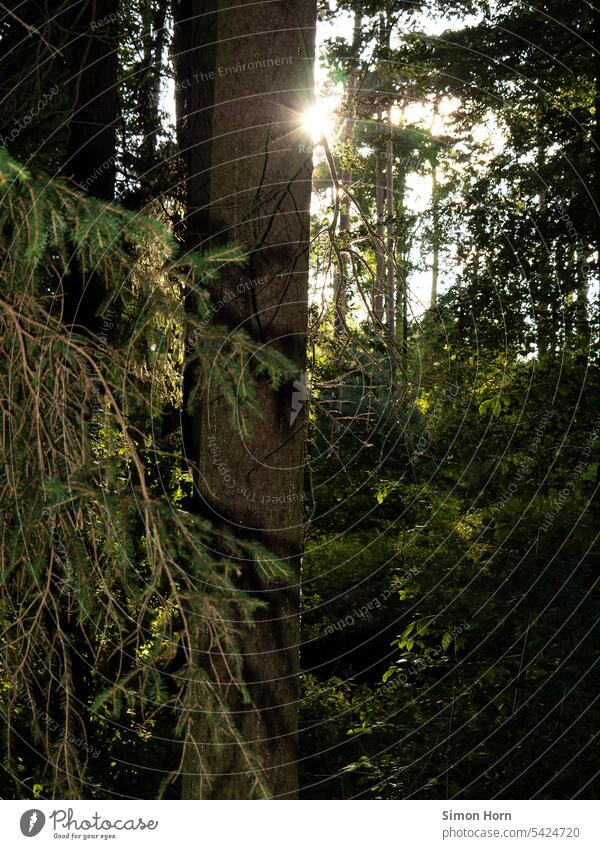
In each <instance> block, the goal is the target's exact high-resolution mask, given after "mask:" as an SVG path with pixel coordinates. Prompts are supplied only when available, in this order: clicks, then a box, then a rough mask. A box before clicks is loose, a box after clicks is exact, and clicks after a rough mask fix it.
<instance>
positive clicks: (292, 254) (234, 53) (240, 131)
mask: <svg viewBox="0 0 600 849" xmlns="http://www.w3.org/2000/svg"><path fill="white" fill-rule="evenodd" d="M202 5H206V4H194V3H192V4H191V6H192V7H193V8H194V9H195V10H196V11H198V9H199V7H200V6H202ZM207 20H208V21H209V22H210V21H211V20H212V21H216V25H217V33H216V39H214V40H212V41H213V42H215V41H216V44H210V42H211V39H210V38H208V39H206V38H204V41H203V42H202V43H204V44H206V43H207V41H208V42H209V47H208V48H204V50H208V53H205V54H204V58H202V56H199V58H198V61H199V65H200V66H203V67H204V70H202V71H196V72H194V73H202V74H207V73H208V77H207V78H205V77H203V76H201V77H199V78H198V80H196V79H195V78H194V77H193V76H192V77H191V79H192V83H191V85H190V87H189V89H188V90H187V91H188V94H187V106H186V110H187V113H188V146H189V155H190V159H189V195H188V199H189V207H190V222H189V234H190V236H189V240H190V245H191V246H195V247H197V248H202V247H206V246H207V245H208V244H211V243H219V242H235V243H236V244H239V245H241V246H243V247H245V248H246V249H247V250H248V251H249V252H250V262H249V267H248V268H247V269H245V270H244V271H243V272H240V271H239V269H238V270H231V269H224V270H223V273H222V275H221V277H220V279H219V281H218V282H217V283H215V284H212V295H213V298H214V299H215V301H216V303H217V310H218V311H217V314H216V316H215V321H216V322H217V323H218V324H221V325H223V324H224V325H227V326H229V327H231V328H232V329H233V328H236V327H238V326H239V327H243V328H244V329H245V330H246V331H247V332H248V333H249V334H251V336H252V337H253V338H254V339H256V340H260V341H261V342H263V343H264V344H265V345H268V346H273V347H275V348H277V349H278V350H279V351H281V352H282V353H283V354H285V355H286V356H287V357H288V358H289V359H290V360H292V361H293V362H294V363H295V364H296V366H297V369H298V375H300V374H301V373H302V372H303V371H304V368H305V355H306V354H305V352H306V329H307V299H308V250H309V208H310V189H311V172H312V157H311V154H310V153H309V152H307V151H310V140H309V139H307V138H306V132H305V130H303V129H302V123H301V119H302V112H303V110H304V109H305V108H307V107H308V106H309V104H310V101H311V98H312V90H313V61H312V60H313V57H314V28H315V25H316V7H315V4H314V3H313V2H311V0H309V2H307V0H284V2H269V3H264V4H263V3H256V2H242V3H240V4H237V5H236V6H235V8H232V7H231V4H229V3H226V2H224V0H219V2H217V3H216V14H212V13H211V14H209V15H208V16H207ZM204 23H206V21H204ZM199 26H200V28H202V26H203V21H202V20H201V19H199ZM203 37H204V36H203ZM213 50H214V56H211V51H213ZM202 52H203V50H202V49H201V48H198V50H197V53H198V54H201V53H202ZM192 55H193V54H192ZM207 57H208V59H207ZM210 64H213V67H212V68H210V67H208V66H209V65H210ZM213 75H214V76H213ZM207 85H208V86H212V89H213V91H212V94H209V88H205V86H207ZM209 98H211V99H213V101H214V106H213V108H212V109H210V108H209V104H207V103H206V100H207V99H209ZM202 104H204V105H202ZM203 110H204V111H203ZM208 119H210V128H209V127H208V124H207V120H208ZM209 147H210V155H209V154H208V152H207V151H208V150H209ZM229 293H235V294H236V297H234V298H233V299H231V300H228V299H227V303H224V304H223V305H221V306H220V307H219V302H221V301H225V300H226V299H225V298H224V296H225V295H226V294H229ZM189 379H191V378H189ZM203 389H205V391H204V396H203V400H202V402H201V404H200V405H199V406H198V407H197V408H196V409H195V410H194V411H193V416H192V422H191V425H192V426H191V428H190V434H189V441H188V451H189V455H190V458H191V459H192V460H193V461H194V462H195V464H196V465H197V467H198V470H199V471H198V476H197V485H198V496H199V499H200V500H201V502H202V506H201V508H200V509H201V510H202V511H206V512H207V513H208V514H209V515H210V516H211V517H212V518H213V521H215V522H217V523H222V524H223V525H224V526H226V527H227V528H229V529H230V530H233V531H234V532H235V533H237V534H238V535H239V536H241V537H246V538H253V539H256V540H258V541H261V542H262V543H263V544H264V545H265V546H266V547H267V548H268V549H269V550H270V551H271V552H273V553H274V554H275V555H277V556H279V557H280V558H281V559H283V560H284V561H285V562H286V563H287V564H288V565H289V566H291V568H292V570H293V574H294V576H295V577H294V578H293V580H292V581H291V582H290V584H289V585H286V586H279V587H275V588H271V587H267V586H265V585H264V584H263V583H262V581H261V579H260V578H259V577H258V576H257V574H256V571H255V569H254V567H253V565H252V564H250V563H247V564H242V565H241V568H240V579H239V581H240V588H241V589H244V590H245V591H250V592H253V593H256V594H258V596H259V597H260V598H261V599H263V600H264V601H266V602H267V604H268V607H267V608H266V609H265V610H264V612H263V613H262V614H261V616H260V618H259V621H258V623H257V625H256V627H255V628H253V629H252V630H251V631H248V632H247V633H246V634H245V635H244V638H243V646H244V656H243V660H244V672H245V674H244V679H245V682H246V684H247V685H248V689H249V693H250V697H251V702H252V704H251V705H243V704H242V703H241V700H240V698H239V695H238V691H237V690H236V689H235V688H230V693H229V694H228V696H227V698H228V701H229V704H230V707H231V709H232V711H233V712H234V715H235V717H236V721H237V724H238V727H239V728H240V730H241V732H242V734H243V736H244V738H245V739H246V740H247V741H249V746H248V748H249V750H251V751H252V754H254V755H257V756H259V757H260V759H261V760H262V763H263V766H264V779H265V782H266V784H267V786H268V788H269V794H270V795H271V796H273V797H277V798H293V797H294V795H295V794H296V793H297V766H296V764H297V748H296V745H297V740H296V734H297V708H298V665H299V655H298V652H299V649H298V645H299V630H298V624H299V623H298V617H299V571H300V556H301V550H302V539H303V503H302V500H301V498H302V493H303V461H304V450H305V437H304V409H303V402H304V401H305V393H304V392H303V391H302V390H299V391H298V390H296V391H294V387H293V386H292V385H291V384H288V385H286V386H284V387H282V388H281V389H280V390H279V391H277V392H274V391H272V390H271V389H270V388H269V386H268V383H267V382H266V381H265V380H263V379H262V378H261V379H260V380H259V384H258V393H259V398H260V408H261V410H262V414H261V419H260V421H258V422H256V424H255V427H254V430H253V433H252V435H251V436H248V435H245V434H243V433H241V432H239V430H238V429H237V428H236V427H235V425H234V424H232V422H231V415H230V410H229V408H228V405H227V403H226V401H225V399H224V398H223V396H222V394H221V392H220V391H219V387H217V386H214V385H209V386H208V387H206V388H204V387H203ZM294 396H295V397H294ZM216 458H218V462H216V461H215V459H216ZM224 469H226V470H227V471H226V472H224V471H223V470H224ZM203 727H204V726H203V724H202V723H201V722H200V721H199V722H198V727H197V740H196V742H197V744H198V746H199V750H200V751H201V752H202V755H203V757H208V762H209V764H210V767H211V772H212V773H213V776H212V781H211V783H210V786H207V785H206V782H204V781H203V780H202V777H201V776H200V775H198V774H194V773H195V769H194V758H192V759H191V760H190V762H189V763H188V764H187V772H188V775H187V777H186V778H185V780H184V784H183V795H184V797H186V798H219V799H234V798H240V799H243V798H247V797H248V796H249V795H250V794H251V790H252V787H251V785H252V783H253V782H252V779H251V778H250V777H249V776H248V774H247V773H248V768H247V764H246V762H245V760H244V758H243V755H242V752H241V751H240V749H239V747H236V746H228V747H226V748H224V749H221V750H217V749H214V748H213V749H212V751H211V750H210V747H207V746H206V740H205V739H204V738H203V733H204V732H203Z"/></svg>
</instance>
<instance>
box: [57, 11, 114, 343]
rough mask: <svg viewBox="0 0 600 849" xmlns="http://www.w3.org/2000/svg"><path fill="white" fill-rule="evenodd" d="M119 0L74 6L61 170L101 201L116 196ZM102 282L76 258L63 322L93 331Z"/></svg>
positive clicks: (68, 281)
mask: <svg viewBox="0 0 600 849" xmlns="http://www.w3.org/2000/svg"><path fill="white" fill-rule="evenodd" d="M118 14H119V0H79V2H75V3H73V4H72V7H71V8H70V9H69V16H70V18H71V21H72V30H71V31H72V39H71V41H70V45H69V48H68V50H67V51H66V52H67V53H68V57H69V60H70V65H71V74H72V76H71V85H72V94H71V97H72V115H71V119H70V122H69V138H68V142H67V151H66V157H65V167H64V171H65V173H66V174H67V176H69V177H70V178H71V179H73V180H74V181H75V183H77V184H78V186H79V187H80V188H82V189H83V190H85V191H86V192H87V193H88V194H90V195H93V196H94V197H97V198H99V199H100V200H103V201H111V200H113V199H114V196H115V154H116V122H117V67H118V63H117V47H118ZM105 294H106V291H105V284H104V282H103V281H102V280H101V279H100V278H99V277H98V275H96V274H89V275H87V277H83V276H82V274H81V271H80V269H79V267H78V265H77V263H76V262H75V261H73V262H72V263H71V274H70V277H68V278H65V280H64V302H63V320H64V321H65V323H66V324H77V325H79V326H81V327H84V328H86V329H87V330H90V331H92V332H97V331H98V330H99V327H100V320H99V319H98V317H97V312H98V309H99V307H100V305H101V303H102V301H103V299H104V297H105Z"/></svg>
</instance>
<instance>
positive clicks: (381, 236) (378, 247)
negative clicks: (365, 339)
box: [373, 108, 385, 322]
mask: <svg viewBox="0 0 600 849" xmlns="http://www.w3.org/2000/svg"><path fill="white" fill-rule="evenodd" d="M377 130H378V139H377V149H376V152H375V214H376V216H377V224H376V227H375V232H376V234H377V240H376V243H375V293H374V299H373V312H374V314H375V318H376V320H377V321H378V322H382V321H383V294H384V290H385V225H384V215H385V210H384V202H385V194H384V193H385V167H384V163H383V157H382V155H381V151H380V150H379V146H380V145H381V137H382V136H383V118H382V114H381V108H379V110H378V113H377Z"/></svg>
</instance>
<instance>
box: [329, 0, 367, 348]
mask: <svg viewBox="0 0 600 849" xmlns="http://www.w3.org/2000/svg"><path fill="white" fill-rule="evenodd" d="M361 27H362V15H361V13H360V12H358V11H356V12H355V13H354V29H353V35H352V53H353V60H356V61H357V58H358V57H357V53H358V48H359V44H360V33H361ZM357 89H358V72H357V69H356V67H353V68H352V69H351V70H350V72H349V74H348V82H347V88H346V103H347V113H346V124H345V127H344V136H343V141H344V148H345V149H344V156H345V157H346V160H347V158H348V157H349V156H350V154H351V152H352V149H353V146H354V127H355V122H356V95H357ZM342 186H343V187H344V188H345V189H350V188H351V186H352V170H351V168H350V166H349V165H348V164H347V165H346V167H345V168H344V169H343V171H342ZM349 230H350V201H349V200H348V198H347V197H346V196H345V195H344V196H343V197H342V199H341V202H340V223H339V233H340V236H342V235H346V236H347V234H348V231H349ZM349 267H350V262H349V256H348V253H347V252H346V251H344V250H342V251H341V257H340V267H339V269H337V272H336V281H335V285H334V288H335V318H334V330H333V334H334V336H335V337H336V338H338V337H339V336H341V335H342V334H343V332H344V328H345V325H346V319H345V316H346V297H347V290H348V273H349Z"/></svg>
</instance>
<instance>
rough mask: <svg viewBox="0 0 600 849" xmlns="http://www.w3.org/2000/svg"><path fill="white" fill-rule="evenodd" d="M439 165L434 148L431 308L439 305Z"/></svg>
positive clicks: (432, 169) (432, 158)
mask: <svg viewBox="0 0 600 849" xmlns="http://www.w3.org/2000/svg"><path fill="white" fill-rule="evenodd" d="M437 165H438V163H437V148H434V151H433V154H432V157H431V216H432V219H433V220H432V239H431V254H432V262H431V303H430V306H431V307H435V306H436V305H437V295H438V278H439V273H440V206H439V198H438V172H437Z"/></svg>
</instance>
